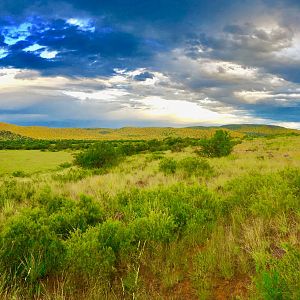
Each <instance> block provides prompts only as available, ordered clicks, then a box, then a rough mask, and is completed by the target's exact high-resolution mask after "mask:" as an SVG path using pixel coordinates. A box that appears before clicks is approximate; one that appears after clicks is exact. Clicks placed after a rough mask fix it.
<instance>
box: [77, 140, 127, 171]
mask: <svg viewBox="0 0 300 300" xmlns="http://www.w3.org/2000/svg"><path fill="white" fill-rule="evenodd" d="M120 159H121V154H120V152H119V151H118V149H116V148H115V147H114V146H113V145H112V144H109V143H98V144H96V145H95V146H93V147H92V148H90V149H88V150H86V151H84V152H81V153H79V154H77V155H76V157H75V164H76V165H78V166H80V167H83V168H91V169H93V168H108V167H111V166H113V165H116V164H117V163H118V162H119V161H120Z"/></svg>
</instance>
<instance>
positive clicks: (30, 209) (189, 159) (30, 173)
mask: <svg viewBox="0 0 300 300" xmlns="http://www.w3.org/2000/svg"><path fill="white" fill-rule="evenodd" d="M193 130H195V129H193ZM251 130H252V129H251ZM264 133H265V131H264ZM259 134H261V132H259ZM259 134H258V135H259ZM235 137H237V138H240V136H235ZM100 147H102V146H100ZM108 149H109V148H108ZM112 149H113V148H112ZM126 149H127V148H126ZM151 149H152V150H151V151H150V150H149V151H148V150H147V151H144V150H143V151H139V152H137V153H136V152H132V154H131V155H125V156H122V157H121V158H120V159H119V158H117V157H115V158H114V159H113V162H112V163H111V164H110V163H108V164H107V166H106V167H105V168H104V167H103V168H101V167H97V168H92V167H82V166H80V164H79V163H80V159H79V158H77V163H76V161H75V163H73V159H74V158H73V154H75V155H76V154H77V155H78V153H79V152H80V151H78V150H76V151H71V150H69V151H56V152H51V151H48V150H47V151H45V150H44V151H39V150H2V151H0V175H1V177H0V240H1V248H0V271H1V272H0V298H1V299H149V300H150V299H174V300H175V299H178V300H179V299H266V300H273V299H275V300H276V299H278V300H279V299H300V280H299V278H300V136H297V135H284V133H283V132H281V133H280V135H278V136H271V137H259V136H258V137H256V138H251V135H250V137H249V138H243V139H240V140H239V141H238V142H237V143H235V144H234V148H233V151H232V152H231V153H230V154H229V155H227V156H222V157H210V156H208V157H204V156H203V155H201V152H199V149H201V146H199V145H198V144H195V143H190V144H187V145H184V147H183V146H182V147H174V145H173V146H172V147H171V148H170V149H168V148H162V149H164V150H161V149H160V150H159V151H155V147H154V148H153V147H152V148H151ZM102 150H103V149H102ZM127 150H128V149H127ZM127 150H126V151H127ZM81 151H83V152H84V151H87V150H81ZM99 151H100V150H99ZM111 151H113V150H111ZM94 154H95V153H94V152H91V153H90V156H89V158H90V157H92V155H94ZM77 157H78V156H77ZM114 161H118V162H117V163H115V162H114ZM78 162H79V163H78Z"/></svg>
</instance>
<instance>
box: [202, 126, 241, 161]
mask: <svg viewBox="0 0 300 300" xmlns="http://www.w3.org/2000/svg"><path fill="white" fill-rule="evenodd" d="M234 145H235V143H234V142H233V141H232V138H231V136H230V134H229V133H228V132H227V131H224V130H217V131H216V132H215V134H214V136H213V137H212V138H210V139H205V140H202V141H201V147H202V149H201V151H200V154H201V155H204V156H207V157H222V156H227V155H229V154H230V153H231V152H232V150H233V147H234Z"/></svg>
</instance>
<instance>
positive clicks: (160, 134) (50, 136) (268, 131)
mask: <svg viewBox="0 0 300 300" xmlns="http://www.w3.org/2000/svg"><path fill="white" fill-rule="evenodd" d="M220 128H222V129H224V130H227V131H229V132H230V134H231V135H232V136H233V137H244V136H245V135H248V136H273V135H285V134H300V131H299V130H296V129H287V128H284V127H279V126H272V125H251V124H247V125H224V126H221V127H203V126H194V127H186V128H172V127H123V128H119V129H109V128H51V127H44V126H18V125H14V124H8V123H0V132H2V135H1V134H0V136H4V137H5V138H6V139H7V138H9V137H11V138H21V137H27V138H33V139H45V140H61V139H74V140H148V139H162V138H167V137H191V138H203V137H209V136H211V135H213V134H214V132H215V131H216V130H217V129H220Z"/></svg>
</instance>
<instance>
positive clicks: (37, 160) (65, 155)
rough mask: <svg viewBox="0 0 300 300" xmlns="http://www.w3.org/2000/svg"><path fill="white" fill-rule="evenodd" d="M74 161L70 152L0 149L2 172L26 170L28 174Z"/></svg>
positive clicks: (0, 169)
mask: <svg viewBox="0 0 300 300" xmlns="http://www.w3.org/2000/svg"><path fill="white" fill-rule="evenodd" d="M68 162H69V163H70V162H72V155H71V153H69V152H42V151H39V150H0V174H1V175H3V174H11V173H14V172H18V171H21V172H24V173H28V174H32V173H36V172H45V171H50V170H54V169H57V168H58V167H59V165H61V164H63V163H68Z"/></svg>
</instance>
